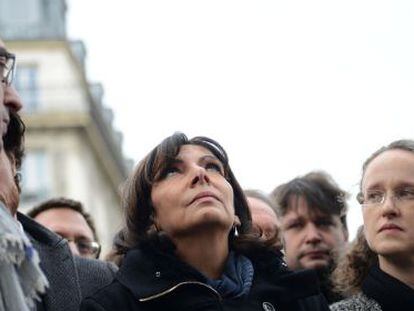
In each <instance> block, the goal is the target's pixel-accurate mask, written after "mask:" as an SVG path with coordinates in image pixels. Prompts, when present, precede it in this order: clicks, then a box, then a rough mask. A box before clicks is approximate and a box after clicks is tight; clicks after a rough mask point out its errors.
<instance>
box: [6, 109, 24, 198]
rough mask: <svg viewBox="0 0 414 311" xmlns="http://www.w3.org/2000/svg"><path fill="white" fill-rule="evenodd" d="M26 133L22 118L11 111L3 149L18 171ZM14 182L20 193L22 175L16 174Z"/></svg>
mask: <svg viewBox="0 0 414 311" xmlns="http://www.w3.org/2000/svg"><path fill="white" fill-rule="evenodd" d="M25 131H26V126H25V125H24V123H23V121H22V119H21V118H20V116H19V115H18V114H17V113H16V112H14V111H10V122H9V125H8V127H7V133H6V135H5V136H4V137H3V147H4V150H5V152H6V154H7V156H8V157H9V159H10V160H11V161H13V162H14V163H15V165H16V170H19V169H20V168H21V166H22V159H23V156H24V133H25ZM14 180H15V182H16V185H17V189H18V190H19V192H20V175H19V174H16V176H14Z"/></svg>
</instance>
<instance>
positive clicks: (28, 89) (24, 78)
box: [14, 65, 39, 112]
mask: <svg viewBox="0 0 414 311" xmlns="http://www.w3.org/2000/svg"><path fill="white" fill-rule="evenodd" d="M14 85H15V86H16V89H17V91H18V92H19V94H20V97H21V99H22V102H23V104H24V109H25V110H26V111H27V112H31V111H35V110H36V109H37V108H38V105H39V87H38V68H37V66H33V65H18V66H17V72H16V81H15V84H14Z"/></svg>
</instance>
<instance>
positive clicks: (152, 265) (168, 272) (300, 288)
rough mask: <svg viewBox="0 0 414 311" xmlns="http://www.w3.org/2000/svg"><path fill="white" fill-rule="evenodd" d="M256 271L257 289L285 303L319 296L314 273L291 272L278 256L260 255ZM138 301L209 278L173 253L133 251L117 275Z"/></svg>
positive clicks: (255, 267) (255, 262)
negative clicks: (269, 293) (266, 290)
mask: <svg viewBox="0 0 414 311" xmlns="http://www.w3.org/2000/svg"><path fill="white" fill-rule="evenodd" d="M249 259H251V260H252V263H253V266H254V269H255V272H254V275H255V277H254V278H255V279H254V281H253V287H252V291H253V292H254V291H255V286H256V285H257V284H260V286H262V285H263V284H266V285H265V287H266V288H267V289H268V290H272V291H274V292H275V294H277V295H278V296H279V297H282V300H287V301H288V300H291V299H299V298H305V297H308V296H311V295H316V294H318V293H319V283H318V279H317V276H316V273H315V272H314V271H311V270H308V271H299V272H291V271H289V270H287V268H286V267H285V266H284V265H283V261H282V260H281V259H280V257H279V256H278V255H277V254H274V253H272V254H270V253H269V254H261V256H260V258H251V257H250V256H249ZM116 278H117V280H118V281H119V282H120V283H121V284H123V285H124V286H125V287H127V288H128V289H129V290H130V291H131V292H132V293H133V294H134V296H135V297H136V298H137V299H143V298H147V297H151V296H154V295H157V294H159V293H161V292H164V291H166V290H169V289H171V288H173V287H174V286H176V285H177V284H179V283H182V282H200V283H205V282H206V278H205V276H203V275H202V274H201V273H200V272H198V271H197V270H196V269H194V268H192V267H191V266H189V265H187V264H185V263H183V262H182V261H180V260H179V259H178V258H177V257H175V256H174V255H173V254H168V253H164V252H160V251H158V250H156V249H155V248H153V247H148V246H144V247H139V248H136V249H132V250H130V251H129V252H128V253H127V255H126V257H125V259H124V260H123V263H122V266H121V268H120V270H119V271H118V273H117V275H116Z"/></svg>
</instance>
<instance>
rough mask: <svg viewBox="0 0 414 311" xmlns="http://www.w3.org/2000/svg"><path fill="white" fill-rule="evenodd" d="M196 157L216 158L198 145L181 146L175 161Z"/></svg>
mask: <svg viewBox="0 0 414 311" xmlns="http://www.w3.org/2000/svg"><path fill="white" fill-rule="evenodd" d="M198 157H212V158H216V157H215V156H214V154H213V153H212V152H211V151H210V150H208V149H207V148H205V147H203V146H199V145H182V146H181V147H180V150H179V152H178V155H177V159H179V160H188V159H192V158H198Z"/></svg>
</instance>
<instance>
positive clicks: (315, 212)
mask: <svg viewBox="0 0 414 311" xmlns="http://www.w3.org/2000/svg"><path fill="white" fill-rule="evenodd" d="M333 216H335V215H334V214H329V213H325V212H323V211H322V210H321V209H320V208H317V207H312V206H310V205H309V204H308V202H307V200H306V199H305V198H304V197H303V196H294V197H291V198H290V199H289V206H288V208H287V210H286V213H285V215H284V216H283V218H284V219H292V218H301V219H307V220H310V221H315V220H317V219H321V218H332V217H333ZM338 217H339V216H338Z"/></svg>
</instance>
